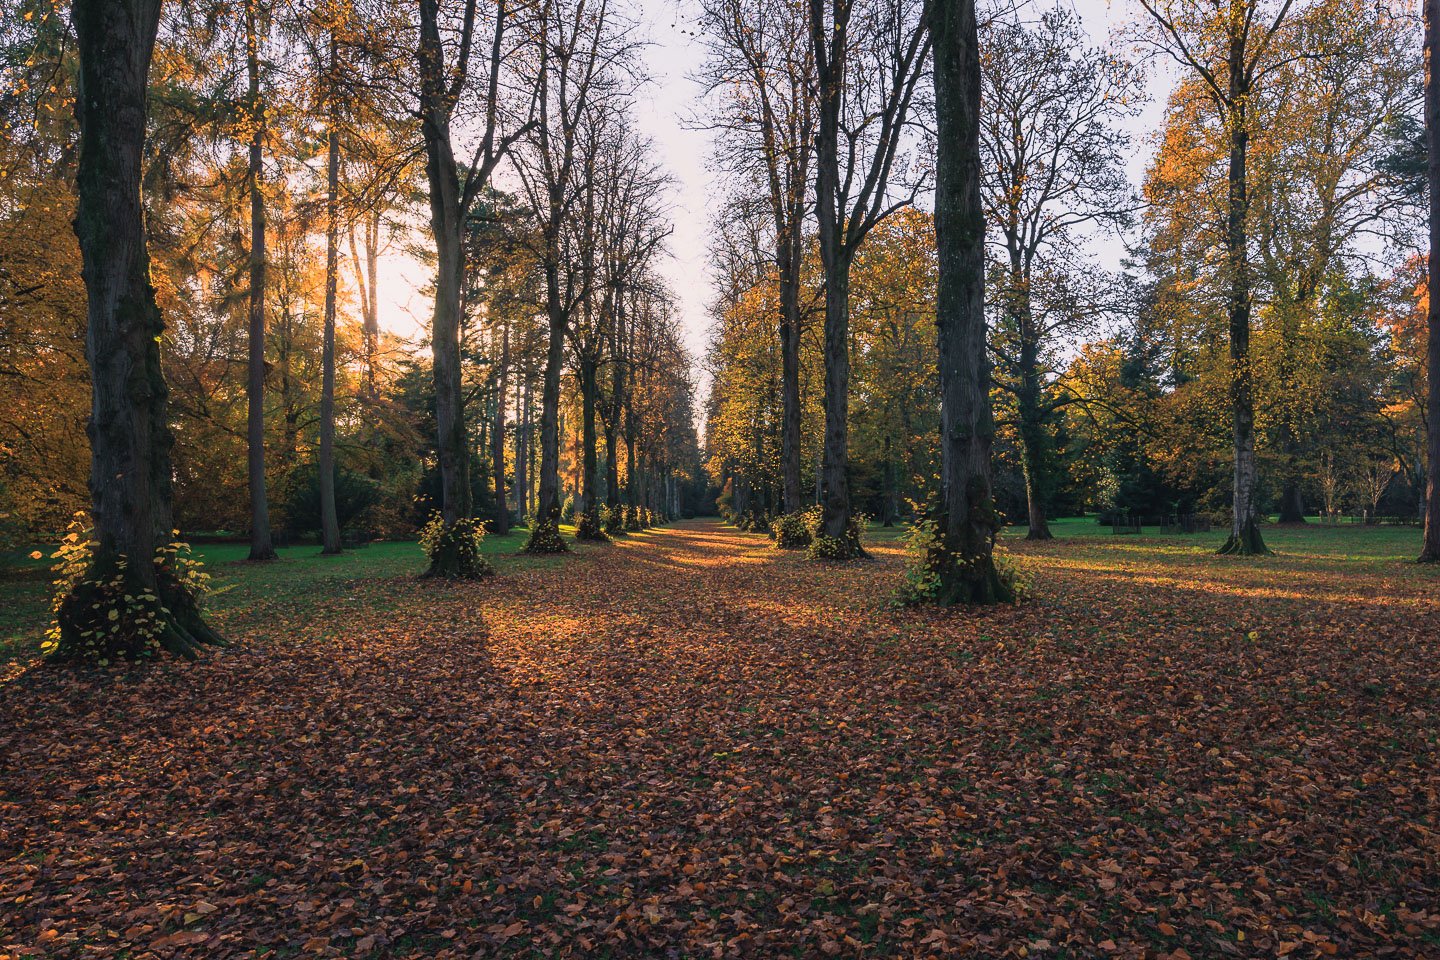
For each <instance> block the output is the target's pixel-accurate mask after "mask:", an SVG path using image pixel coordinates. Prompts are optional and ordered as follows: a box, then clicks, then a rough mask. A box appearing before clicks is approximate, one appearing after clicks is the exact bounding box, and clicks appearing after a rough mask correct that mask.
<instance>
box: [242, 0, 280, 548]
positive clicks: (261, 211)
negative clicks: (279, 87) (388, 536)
mask: <svg viewBox="0 0 1440 960" xmlns="http://www.w3.org/2000/svg"><path fill="white" fill-rule="evenodd" d="M258 6H259V0H246V2H245V72H246V78H247V80H248V82H249V89H248V91H247V93H248V95H247V97H246V101H245V107H244V110H245V113H246V115H247V120H248V123H249V126H250V128H251V132H250V167H249V171H248V180H249V187H250V326H249V331H250V343H249V348H250V349H249V361H248V364H247V367H246V370H247V377H248V379H247V381H246V394H247V400H248V404H249V406H248V413H247V418H246V430H247V433H246V449H247V452H248V469H249V487H250V559H251V560H254V561H267V560H274V559H275V547H274V545H273V544H272V543H271V540H270V506H269V503H268V502H267V500H266V495H265V193H264V190H263V185H262V179H263V177H264V172H265V165H264V164H265V130H266V125H265V102H264V100H263V99H262V97H261V92H260V41H261V36H260V24H259V22H258V21H259V11H258V10H257V9H256V8H257V7H258Z"/></svg>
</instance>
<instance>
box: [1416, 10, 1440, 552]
mask: <svg viewBox="0 0 1440 960" xmlns="http://www.w3.org/2000/svg"><path fill="white" fill-rule="evenodd" d="M1437 46H1440V0H1425V145H1426V148H1427V150H1426V153H1427V173H1428V180H1429V185H1430V259H1429V270H1428V274H1429V275H1428V277H1427V278H1426V283H1427V290H1428V291H1429V296H1430V306H1429V311H1428V315H1427V317H1426V321H1427V324H1428V327H1429V331H1428V340H1427V343H1426V357H1427V358H1428V363H1429V374H1428V376H1429V394H1428V396H1427V398H1426V401H1425V421H1426V429H1427V430H1428V435H1427V437H1426V450H1427V453H1426V456H1427V457H1428V459H1429V464H1428V465H1427V468H1426V482H1425V539H1424V546H1423V548H1422V549H1421V552H1420V560H1421V562H1422V563H1440V78H1437V77H1436V75H1435V54H1436V49H1437Z"/></svg>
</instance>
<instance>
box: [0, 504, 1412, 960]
mask: <svg viewBox="0 0 1440 960" xmlns="http://www.w3.org/2000/svg"><path fill="white" fill-rule="evenodd" d="M767 547H768V541H767V540H766V539H765V538H764V537H763V536H756V535H747V534H740V533H736V532H734V531H733V530H728V529H725V528H721V527H719V526H718V525H715V524H708V523H694V524H686V525H681V526H680V527H678V528H673V529H669V530H664V531H659V532H657V533H654V534H651V535H647V536H645V537H643V538H633V539H632V540H631V541H630V542H624V543H617V544H615V545H613V546H608V547H600V548H595V549H593V550H590V551H587V552H586V553H584V554H582V555H580V556H576V557H572V558H570V559H568V560H566V561H564V562H563V563H561V564H559V565H550V566H545V567H543V568H529V569H521V568H518V567H514V566H512V567H506V566H505V565H504V564H502V565H501V567H500V575H499V576H497V577H495V578H492V579H491V580H488V581H486V582H483V583H478V584H443V583H429V582H427V583H417V582H415V581H412V580H390V581H368V582H366V581H360V582H356V583H353V584H350V585H349V586H348V588H347V589H346V590H345V591H341V592H337V593H336V594H335V595H333V596H326V597H323V598H317V600H316V602H315V603H314V604H313V605H312V606H311V607H309V608H308V609H307V611H306V614H305V616H304V617H295V616H293V615H292V614H290V613H287V611H286V610H284V609H274V608H268V607H265V606H264V605H263V604H262V605H260V606H257V607H255V608H253V609H251V610H249V611H248V612H246V613H245V614H243V615H240V614H237V615H235V616H232V617H230V618H229V619H227V620H225V621H223V622H222V623H221V624H220V626H221V627H222V628H223V629H224V630H225V631H226V632H227V633H228V634H229V635H231V636H232V637H235V638H237V639H238V640H240V641H241V642H240V644H239V645H238V647H237V648H235V649H232V650H227V651H222V652H220V653H218V654H216V655H214V656H212V657H211V658H210V659H208V660H207V661H205V662H203V663H200V664H198V665H184V664H169V663H166V664H160V665H155V666H149V667H141V668H133V669H130V670H125V671H120V670H115V671H108V672H98V673H94V674H77V673H75V672H73V671H58V670H38V671H32V672H30V673H29V674H27V675H26V676H24V677H22V678H20V679H19V680H16V681H14V682H11V683H9V684H7V685H5V686H4V687H3V688H0V956H5V957H14V958H18V957H30V956H57V957H100V956H116V957H130V958H146V957H160V958H169V957H207V958H208V957H242V956H276V957H288V956H345V957H363V956H377V957H380V956H386V957H388V956H437V957H456V958H460V957H466V958H468V957H488V956H527V957H528V956H587V957H602V956H646V957H728V956H742V957H743V956H750V957H769V956H806V957H811V956H814V957H824V956H940V955H957V956H965V955H969V956H977V957H1002V956H1016V957H1018V956H1031V957H1052V956H1054V957H1061V956H1064V957H1090V956H1114V957H1136V958H1138V957H1157V958H1159V957H1165V958H1175V960H1179V958H1184V957H1191V958H1197V960H1198V958H1209V957H1232V956H1233V957H1252V956H1253V957H1262V956H1263V957H1273V956H1283V957H1295V958H1308V957H1324V956H1338V957H1378V956H1395V957H1436V956H1440V833H1437V830H1440V825H1437V822H1436V821H1437V811H1440V765H1437V762H1436V761H1437V752H1440V629H1437V623H1440V601H1437V599H1436V597H1437V591H1436V588H1435V581H1434V579H1433V576H1432V574H1430V573H1429V572H1426V571H1423V570H1421V569H1419V568H1414V567H1404V566H1402V565H1401V564H1399V563H1395V564H1393V565H1389V566H1383V569H1382V568H1375V567H1367V568H1366V569H1367V570H1371V571H1373V570H1375V569H1381V572H1380V573H1373V572H1372V573H1368V574H1367V575H1366V576H1364V577H1357V576H1355V575H1353V574H1352V573H1349V572H1347V569H1346V568H1345V566H1344V564H1340V563H1335V564H1329V565H1327V564H1322V563H1319V562H1315V561H1311V560H1305V559H1300V558H1286V557H1278V558H1266V559H1264V560H1255V561H1249V560H1221V559H1217V558H1214V557H1210V556H1208V555H1203V554H1202V553H1201V551H1198V550H1194V549H1187V548H1183V547H1178V548H1174V549H1168V550H1158V549H1150V548H1142V547H1140V546H1139V545H1137V544H1134V543H1130V544H1126V545H1123V546H1120V545H1117V546H1115V547H1108V546H1105V545H1101V546H1095V545H1084V544H1075V543H1057V544H1053V545H1046V546H1040V547H1030V548H1025V549H1023V550H1022V551H1021V556H1020V562H1021V564H1022V565H1023V566H1024V567H1025V568H1026V569H1027V570H1028V571H1029V573H1030V575H1031V576H1032V577H1033V578H1034V580H1035V584H1036V585H1035V589H1034V594H1035V599H1034V600H1033V602H1031V603H1029V604H1026V605H1024V606H1022V607H1007V608H1002V609H994V610H987V611H984V612H980V613H969V612H952V613H938V612H934V611H925V610H921V611H908V610H894V609H891V608H890V607H889V606H888V605H887V603H886V601H887V597H888V596H889V594H890V593H891V592H892V591H893V589H894V587H895V585H896V583H897V582H898V580H899V577H900V557H899V553H898V551H897V550H895V549H893V548H887V547H883V546H882V547H880V548H878V549H876V550H875V551H873V552H874V553H875V554H876V555H877V557H878V559H876V560H874V561H872V562H868V563H862V564H855V565H851V566H846V567H837V566H829V565H819V564H815V563H811V562H807V561H805V560H804V559H802V558H799V557H794V556H789V555H783V554H779V553H777V552H776V551H772V550H769V549H767Z"/></svg>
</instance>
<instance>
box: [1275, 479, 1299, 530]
mask: <svg viewBox="0 0 1440 960" xmlns="http://www.w3.org/2000/svg"><path fill="white" fill-rule="evenodd" d="M1280 522H1281V523H1304V522H1305V495H1304V492H1303V490H1302V488H1301V485H1300V478H1299V477H1297V476H1289V477H1286V478H1285V484H1284V486H1283V487H1282V489H1281V492H1280Z"/></svg>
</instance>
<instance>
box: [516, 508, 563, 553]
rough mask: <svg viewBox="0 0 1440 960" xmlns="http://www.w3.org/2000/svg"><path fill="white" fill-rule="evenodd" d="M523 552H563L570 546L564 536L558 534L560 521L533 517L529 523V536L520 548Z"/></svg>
mask: <svg viewBox="0 0 1440 960" xmlns="http://www.w3.org/2000/svg"><path fill="white" fill-rule="evenodd" d="M521 549H522V550H523V551H524V552H525V553H533V554H551V553H565V552H566V551H568V550H569V549H570V548H569V546H567V545H566V543H565V538H564V537H562V536H560V523H559V521H557V520H554V519H544V518H541V517H535V518H534V520H533V522H532V523H531V524H530V536H529V537H527V538H526V540H525V546H524V547H522V548H521Z"/></svg>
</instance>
